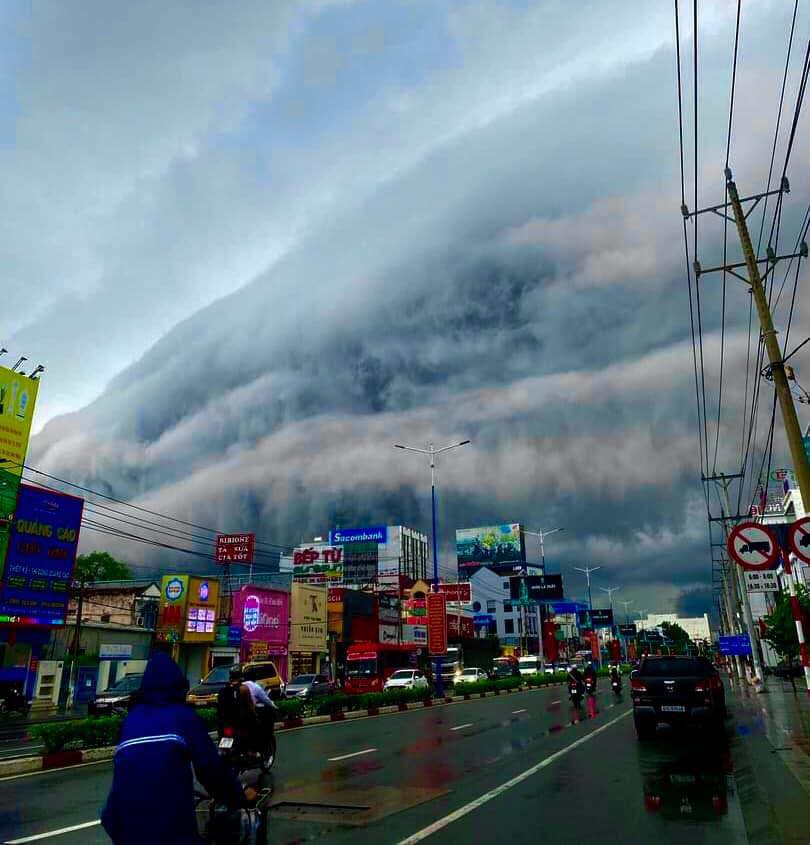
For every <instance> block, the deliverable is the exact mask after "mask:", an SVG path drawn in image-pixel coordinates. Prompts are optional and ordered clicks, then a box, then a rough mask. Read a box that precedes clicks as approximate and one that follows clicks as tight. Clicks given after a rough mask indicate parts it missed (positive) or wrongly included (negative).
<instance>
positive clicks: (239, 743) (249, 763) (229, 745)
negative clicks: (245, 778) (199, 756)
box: [218, 708, 276, 774]
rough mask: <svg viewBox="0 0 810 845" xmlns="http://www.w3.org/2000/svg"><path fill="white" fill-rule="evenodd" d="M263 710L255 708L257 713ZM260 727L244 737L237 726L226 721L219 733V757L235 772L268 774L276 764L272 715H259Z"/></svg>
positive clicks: (262, 713) (243, 733) (261, 713)
mask: <svg viewBox="0 0 810 845" xmlns="http://www.w3.org/2000/svg"><path fill="white" fill-rule="evenodd" d="M260 709H262V710H263V708H257V711H258V710H260ZM259 723H260V727H259V729H258V730H257V731H255V733H254V735H253V736H246V735H245V732H244V731H240V730H239V725H237V724H234V723H232V722H228V721H226V722H225V723H224V724H223V725H222V726H221V729H220V733H219V743H218V748H219V755H220V757H222V758H224V759H225V760H226V761H227V762H228V763H230V765H231V766H232V768H233V769H234V770H235V771H236V772H237V774H239V773H241V772H246V771H249V770H250V769H260V770H261V771H262V772H265V773H266V772H269V771H270V769H271V768H273V763H275V762H276V735H275V731H274V729H273V714H272V713H268V714H265V713H264V712H260V713H259Z"/></svg>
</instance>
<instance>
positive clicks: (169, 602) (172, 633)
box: [156, 575, 213, 643]
mask: <svg viewBox="0 0 810 845" xmlns="http://www.w3.org/2000/svg"><path fill="white" fill-rule="evenodd" d="M188 593H189V576H188V575H164V576H163V581H162V582H161V585H160V613H159V614H158V625H157V633H156V637H157V639H158V640H159V641H161V642H169V643H179V642H180V641H181V640H182V639H183V629H184V628H185V621H186V608H187V607H188ZM211 639H212V640H213V636H212V637H211Z"/></svg>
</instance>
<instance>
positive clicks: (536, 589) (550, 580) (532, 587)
mask: <svg viewBox="0 0 810 845" xmlns="http://www.w3.org/2000/svg"><path fill="white" fill-rule="evenodd" d="M524 584H525V588H526V598H527V599H528V600H529V601H553V600H556V599H561V598H562V597H563V580H562V575H527V576H520V575H513V576H512V577H510V579H509V595H510V598H512V599H513V600H517V599H520V598H521V596H522V592H523V587H524Z"/></svg>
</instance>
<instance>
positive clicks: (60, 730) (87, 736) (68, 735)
mask: <svg viewBox="0 0 810 845" xmlns="http://www.w3.org/2000/svg"><path fill="white" fill-rule="evenodd" d="M122 722H123V717H122V716H103V717H101V718H97V719H76V720H72V721H69V722H54V723H50V724H44V725H31V727H30V728H29V729H28V733H29V735H30V736H31V738H32V739H35V740H39V741H40V742H41V743H42V744H43V745H44V746H45V752H46V753H47V754H52V753H54V752H56V751H69V750H72V749H74V748H105V747H107V746H111V745H117V744H118V738H119V736H120V734H121V723H122Z"/></svg>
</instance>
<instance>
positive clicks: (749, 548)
mask: <svg viewBox="0 0 810 845" xmlns="http://www.w3.org/2000/svg"><path fill="white" fill-rule="evenodd" d="M751 552H761V553H762V554H764V555H767V554H770V552H771V544H770V542H769V541H768V540H761V541H759V542H754V543H743V544H742V545H741V546H740V554H742V555H745V554H750V553H751Z"/></svg>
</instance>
